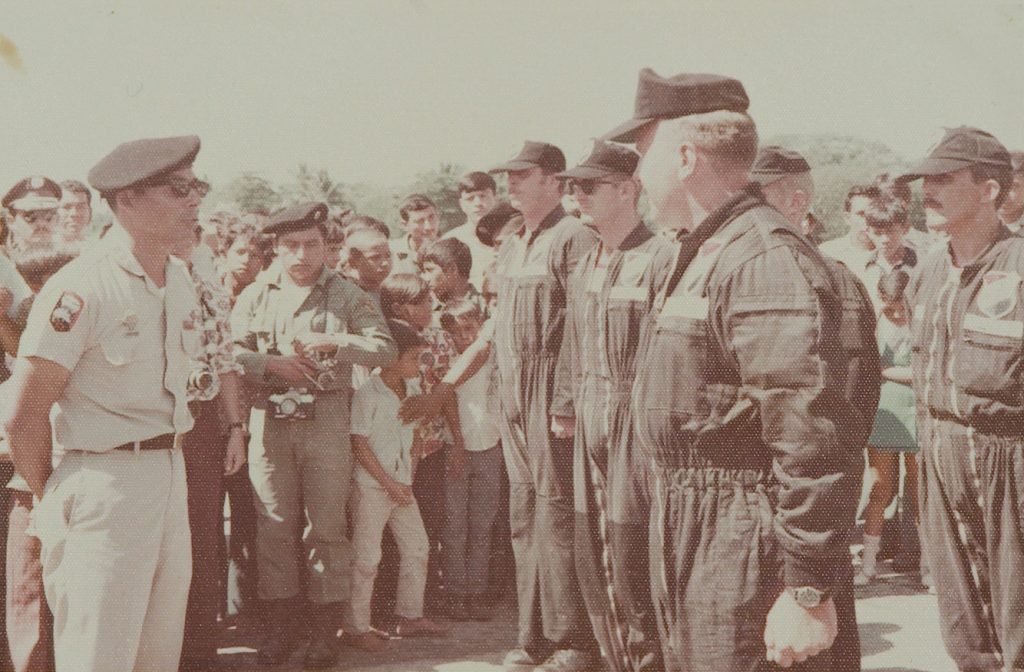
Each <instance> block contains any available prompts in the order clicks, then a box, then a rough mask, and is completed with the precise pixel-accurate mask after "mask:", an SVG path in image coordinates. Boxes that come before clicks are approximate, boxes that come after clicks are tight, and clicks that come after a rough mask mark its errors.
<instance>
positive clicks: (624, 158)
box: [557, 140, 640, 180]
mask: <svg viewBox="0 0 1024 672" xmlns="http://www.w3.org/2000/svg"><path fill="white" fill-rule="evenodd" d="M639 162H640V155H639V154H637V153H636V151H635V150H633V149H631V148H629V147H626V146H625V145H616V144H613V143H611V142H605V141H603V140H598V141H596V142H595V143H594V149H593V150H592V151H591V152H590V156H588V157H587V158H585V159H583V161H582V162H581V163H580V164H579V165H578V166H576V167H575V168H571V169H569V170H567V171H565V172H562V173H559V174H558V175H557V177H562V178H573V179H577V180H596V179H600V178H602V177H607V176H609V175H632V174H633V173H634V172H635V171H636V165H637V163H639Z"/></svg>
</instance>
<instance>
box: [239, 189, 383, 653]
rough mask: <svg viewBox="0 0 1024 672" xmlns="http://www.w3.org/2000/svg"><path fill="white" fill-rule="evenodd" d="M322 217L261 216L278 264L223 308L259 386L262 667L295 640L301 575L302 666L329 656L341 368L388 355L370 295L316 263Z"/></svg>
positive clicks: (347, 575)
mask: <svg viewBox="0 0 1024 672" xmlns="http://www.w3.org/2000/svg"><path fill="white" fill-rule="evenodd" d="M326 225H327V206H326V205H325V204H322V203H304V204H299V205H296V206H293V207H291V208H287V209H285V210H282V211H281V212H279V213H278V214H276V215H275V216H274V217H273V218H271V220H270V222H269V223H268V224H267V226H266V227H264V229H263V231H264V233H268V234H272V235H274V237H275V243H274V246H275V250H276V252H277V259H278V261H279V264H278V266H277V268H276V270H273V271H272V272H270V273H264V274H263V275H262V276H261V277H260V278H257V280H256V281H255V282H254V283H253V284H251V285H249V286H248V287H246V288H245V289H244V290H243V291H242V294H241V295H240V296H239V297H238V301H237V302H236V303H235V307H234V310H233V311H232V313H231V331H232V335H233V338H234V339H235V343H236V345H237V347H238V349H237V350H236V357H237V359H238V362H239V364H241V365H242V367H243V368H244V369H245V374H246V377H247V378H248V379H249V380H250V381H251V382H252V383H254V384H255V386H256V388H257V389H258V390H259V393H258V394H257V396H256V401H255V404H254V406H253V409H252V412H251V414H250V421H249V430H250V432H251V434H252V440H251V441H250V443H249V476H250V478H251V479H252V484H253V489H254V491H255V493H256V498H257V502H256V507H257V511H258V513H259V519H258V523H257V525H258V527H257V536H256V549H257V557H258V562H257V565H258V567H259V595H260V598H261V599H264V600H268V601H269V610H268V613H269V618H270V623H269V628H268V631H267V636H266V638H265V639H264V641H263V643H262V645H261V646H260V650H259V662H260V663H262V664H271V665H278V664H280V663H282V662H284V661H285V660H286V659H287V658H288V656H289V654H290V653H291V651H292V649H293V648H294V646H295V644H296V643H297V642H296V634H297V633H296V631H295V630H294V628H293V625H294V623H295V610H296V608H298V604H297V603H296V598H298V597H299V589H300V585H301V581H300V572H303V571H304V572H305V573H306V586H307V597H308V598H309V600H310V601H311V602H312V603H313V607H314V612H313V637H312V641H311V642H310V645H309V648H307V650H306V654H305V665H306V667H311V668H323V667H330V666H331V665H333V664H334V662H335V660H336V659H337V655H338V652H337V641H336V637H335V635H336V633H337V630H338V627H339V625H340V622H339V619H341V618H342V611H343V603H345V602H347V601H348V599H349V582H350V579H351V563H352V553H351V548H350V544H349V540H348V536H347V534H346V511H345V507H346V504H347V502H348V494H349V489H348V486H349V482H350V481H351V479H352V453H351V450H350V449H349V444H348V436H349V428H348V422H349V402H350V399H351V396H352V365H353V364H361V365H364V366H367V367H375V366H381V365H384V364H387V363H388V362H390V361H391V360H392V359H394V357H395V344H394V341H392V339H391V335H390V334H389V333H388V330H387V326H386V325H385V323H384V318H383V316H382V315H381V313H380V310H379V309H378V308H377V305H376V304H375V303H374V301H373V300H372V299H371V298H370V296H369V295H367V294H366V292H364V291H363V290H361V289H359V288H358V287H357V286H356V285H355V284H354V283H352V282H350V281H348V280H345V279H344V278H342V277H341V275H340V274H339V273H338V272H337V271H335V270H333V269H330V268H327V267H326V266H325V265H324V261H325V259H326V257H327V241H326V235H327V229H326ZM289 411H292V412H289ZM300 538H301V543H303V544H304V545H305V555H306V563H305V567H304V568H300V563H299V560H298V558H299V557H300V549H299V548H298V543H300Z"/></svg>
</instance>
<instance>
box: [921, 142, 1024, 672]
mask: <svg viewBox="0 0 1024 672" xmlns="http://www.w3.org/2000/svg"><path fill="white" fill-rule="evenodd" d="M919 178H924V184H923V187H924V202H923V204H924V209H925V224H926V225H927V226H928V228H929V229H932V230H943V231H945V232H946V233H947V234H948V235H949V244H948V245H947V246H946V249H944V250H939V251H936V252H934V253H932V254H931V255H929V256H927V257H925V258H924V259H923V260H921V262H920V264H919V265H918V267H917V269H916V270H917V273H916V274H915V275H914V277H913V278H912V280H911V283H910V285H909V286H908V287H907V295H908V301H909V303H910V306H911V308H912V321H911V332H912V334H913V352H914V357H913V369H914V390H915V391H916V393H917V396H916V400H917V426H918V441H919V442H920V446H921V454H922V459H923V461H924V469H923V472H922V479H921V487H920V490H919V497H920V511H921V527H922V534H921V541H922V542H923V546H924V550H925V555H926V556H927V559H928V564H929V566H930V568H931V570H932V576H933V578H934V580H935V588H936V590H937V591H938V598H939V616H940V619H939V620H940V625H941V628H942V637H943V640H944V641H945V644H946V650H947V651H948V652H949V654H950V655H951V656H952V657H953V660H954V661H955V662H956V664H957V666H958V667H959V668H960V669H961V670H1019V669H1024V588H1022V585H1021V581H1020V573H1021V570H1022V568H1024V535H1022V534H1021V519H1022V517H1024V508H1022V500H1021V498H1020V493H1021V491H1022V490H1024V388H1022V375H1021V371H1022V368H1024V347H1022V338H1024V301H1021V279H1022V276H1024V239H1022V238H1021V237H1020V236H1015V235H1013V234H1012V233H1010V231H1009V229H1007V228H1006V226H1004V225H1003V223H1002V222H1001V221H1000V219H999V214H998V210H999V206H1000V205H1002V203H1003V199H1005V198H1006V194H1007V192H1008V190H1009V188H1010V184H1011V182H1012V179H1013V178H1012V167H1011V162H1010V154H1009V152H1007V151H1006V148H1005V147H1003V145H1002V144H1001V143H1000V142H999V141H998V140H997V139H996V138H995V137H993V136H992V135H990V134H989V133H986V132H984V131H981V130H978V129H976V128H970V127H966V126H962V127H959V128H954V129H951V130H949V131H947V132H946V135H945V136H944V137H943V139H942V140H941V141H940V142H939V144H938V145H937V146H936V147H935V149H933V150H932V151H931V153H930V154H929V155H928V156H927V157H926V158H925V159H924V160H923V161H922V162H921V163H920V164H919V165H918V166H917V167H915V168H914V169H913V171H912V172H911V174H909V175H906V176H904V179H907V180H916V179H919Z"/></svg>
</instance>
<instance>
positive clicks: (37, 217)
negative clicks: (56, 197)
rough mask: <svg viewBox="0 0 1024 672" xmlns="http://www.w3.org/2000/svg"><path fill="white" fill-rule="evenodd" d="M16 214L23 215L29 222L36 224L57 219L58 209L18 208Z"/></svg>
mask: <svg viewBox="0 0 1024 672" xmlns="http://www.w3.org/2000/svg"><path fill="white" fill-rule="evenodd" d="M15 214H18V215H21V218H22V219H24V220H25V222H26V223H27V224H35V223H36V222H39V221H43V222H50V221H53V220H54V219H57V211H56V210H18V211H17V212H16V213H15Z"/></svg>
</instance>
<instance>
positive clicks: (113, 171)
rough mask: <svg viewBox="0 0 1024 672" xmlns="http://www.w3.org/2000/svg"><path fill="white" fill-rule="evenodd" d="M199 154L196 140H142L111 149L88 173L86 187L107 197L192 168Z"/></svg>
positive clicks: (189, 137) (193, 136)
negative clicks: (161, 176) (146, 181)
mask: <svg viewBox="0 0 1024 672" xmlns="http://www.w3.org/2000/svg"><path fill="white" fill-rule="evenodd" d="M197 154H199V137H198V136H195V135H183V136H179V137H174V138H145V139H143V140H133V141H132V142H125V143H122V144H120V145H118V146H117V147H115V148H114V151H112V152H111V153H110V154H107V155H106V156H104V157H103V158H102V159H100V161H99V163H97V164H96V165H95V166H93V167H92V170H90V171H89V184H91V185H92V187H93V189H96V190H97V191H99V192H100V193H109V192H112V191H117V190H119V189H124V188H126V187H130V186H132V185H134V184H138V183H139V182H142V181H143V180H147V179H150V178H153V177H156V176H158V175H161V174H163V173H169V172H171V171H175V170H178V169H179V168H185V167H188V166H191V165H192V162H193V161H195V159H196V155H197Z"/></svg>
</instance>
